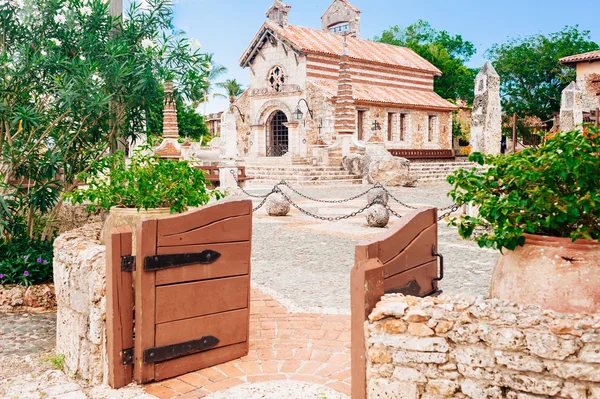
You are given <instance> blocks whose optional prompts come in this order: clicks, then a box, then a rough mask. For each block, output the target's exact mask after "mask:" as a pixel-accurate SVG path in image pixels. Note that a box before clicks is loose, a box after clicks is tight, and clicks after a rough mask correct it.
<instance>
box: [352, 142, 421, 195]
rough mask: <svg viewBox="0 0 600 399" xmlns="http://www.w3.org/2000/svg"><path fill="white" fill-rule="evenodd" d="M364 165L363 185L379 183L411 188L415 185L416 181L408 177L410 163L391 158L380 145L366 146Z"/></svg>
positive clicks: (406, 160)
mask: <svg viewBox="0 0 600 399" xmlns="http://www.w3.org/2000/svg"><path fill="white" fill-rule="evenodd" d="M364 164H365V172H364V174H363V183H367V184H375V183H381V184H383V185H384V186H392V187H397V186H404V187H412V186H414V185H415V184H416V179H415V178H413V177H411V175H410V161H409V160H408V159H406V158H400V157H395V156H393V155H392V154H390V152H389V151H388V150H387V149H386V148H385V147H384V146H382V145H377V144H373V145H367V150H366V152H365V156H364Z"/></svg>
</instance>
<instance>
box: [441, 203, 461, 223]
mask: <svg viewBox="0 0 600 399" xmlns="http://www.w3.org/2000/svg"><path fill="white" fill-rule="evenodd" d="M459 209H460V205H458V204H454V205H452V206H450V207H447V208H444V209H438V210H440V211H444V210H446V211H447V212H446V213H444V214H442V215H441V216H440V217H438V222H439V221H441V220H444V219H446V217H447V216H450V215H451V214H453V213H454V212H456V211H458V210H459Z"/></svg>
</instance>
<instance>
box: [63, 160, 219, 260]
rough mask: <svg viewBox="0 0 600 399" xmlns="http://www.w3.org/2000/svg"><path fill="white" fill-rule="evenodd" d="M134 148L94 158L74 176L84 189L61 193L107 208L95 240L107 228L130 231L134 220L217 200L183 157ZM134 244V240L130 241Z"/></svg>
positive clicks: (93, 206) (92, 207)
mask: <svg viewBox="0 0 600 399" xmlns="http://www.w3.org/2000/svg"><path fill="white" fill-rule="evenodd" d="M146 152H147V149H141V150H139V151H136V154H135V155H134V156H133V157H131V158H130V159H129V160H127V161H126V158H125V154H124V153H123V152H117V153H115V154H114V155H112V156H110V157H106V158H103V159H101V160H100V161H98V162H97V163H96V164H95V165H94V168H93V169H92V170H93V172H91V173H87V174H84V175H82V176H80V180H81V181H85V182H87V187H83V188H80V189H76V190H74V191H73V192H71V193H69V194H67V198H68V199H70V200H71V202H73V203H74V204H81V203H89V204H90V205H89V206H88V209H89V210H92V211H93V210H95V209H96V208H97V207H99V208H102V209H105V210H107V211H109V215H108V217H107V219H106V222H105V223H104V227H103V228H102V232H101V236H100V239H101V240H102V241H104V234H105V232H108V231H110V229H111V228H112V227H115V226H124V225H128V226H130V227H131V228H132V231H133V232H134V243H135V229H136V224H137V222H138V220H143V219H153V218H158V217H161V216H167V215H169V214H173V213H181V212H185V211H187V210H188V208H191V207H198V206H202V205H205V204H207V203H208V202H209V201H210V199H211V198H214V199H217V200H218V199H221V198H223V197H224V194H223V193H221V192H220V191H218V190H212V191H209V190H208V189H207V187H206V185H207V181H206V180H205V177H204V172H203V171H202V170H200V169H196V168H194V167H192V166H191V165H190V164H189V163H188V162H186V161H176V160H169V159H161V158H159V157H157V156H154V155H144V154H145V153H146ZM134 248H135V244H134Z"/></svg>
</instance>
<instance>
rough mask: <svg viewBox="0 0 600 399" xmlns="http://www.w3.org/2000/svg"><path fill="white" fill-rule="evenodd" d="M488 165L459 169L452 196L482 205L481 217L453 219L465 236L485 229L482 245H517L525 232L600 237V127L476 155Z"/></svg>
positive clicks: (474, 157) (473, 156)
mask: <svg viewBox="0 0 600 399" xmlns="http://www.w3.org/2000/svg"><path fill="white" fill-rule="evenodd" d="M469 160H470V161H472V162H477V163H479V164H480V165H485V166H487V169H484V171H483V172H482V171H478V170H477V169H475V168H474V169H471V170H457V171H456V172H455V173H454V174H453V175H451V176H449V177H448V182H449V183H450V184H451V185H452V189H451V191H450V193H449V195H450V196H451V197H452V198H453V199H454V201H456V203H457V204H459V205H465V204H473V205H475V206H478V207H479V215H478V216H477V217H471V216H466V215H464V216H461V217H459V218H455V219H454V220H453V221H452V223H453V224H454V225H455V226H458V231H459V233H460V235H461V236H462V237H463V238H469V237H471V236H472V235H473V233H474V231H475V229H476V228H483V229H485V233H483V234H481V235H477V237H475V240H476V241H477V242H478V244H479V246H481V247H489V248H495V249H498V250H500V251H502V250H503V249H504V248H506V249H509V250H513V249H515V248H516V247H517V246H522V245H524V243H525V238H524V237H523V234H524V233H529V234H538V235H547V236H554V237H567V238H571V239H573V240H577V239H580V238H582V239H587V240H600V184H599V182H600V130H599V129H596V128H591V127H583V128H581V129H577V130H573V131H569V132H560V133H557V134H555V135H554V136H553V137H551V138H550V139H548V140H547V141H545V142H544V143H542V144H541V145H540V146H539V147H538V148H527V149H525V150H523V151H522V152H518V153H515V154H510V155H499V156H490V155H488V156H486V155H483V154H481V153H474V154H471V156H470V157H469Z"/></svg>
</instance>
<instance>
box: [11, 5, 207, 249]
mask: <svg viewBox="0 0 600 399" xmlns="http://www.w3.org/2000/svg"><path fill="white" fill-rule="evenodd" d="M208 66H209V65H208V62H207V60H206V55H204V54H202V53H200V52H199V51H198V50H197V49H194V48H193V47H192V45H191V44H190V42H189V41H188V40H187V39H186V38H185V37H184V36H183V34H182V33H181V32H177V33H174V32H173V30H172V5H171V2H170V1H168V0H147V1H146V2H145V7H143V8H142V7H140V6H139V5H138V4H137V3H135V2H134V3H133V4H132V5H131V6H130V8H129V10H128V12H127V13H126V17H125V18H113V17H111V16H110V15H109V11H108V5H107V4H106V2H105V1H103V0H10V1H9V0H5V1H1V2H0V171H1V173H2V182H1V185H2V187H0V189H1V191H0V193H1V194H0V234H1V236H2V237H4V238H5V239H8V240H10V239H12V238H14V237H19V236H22V235H24V234H25V235H28V236H29V237H32V238H34V237H48V236H50V235H51V233H52V218H53V217H54V215H55V214H56V212H57V210H58V209H59V207H60V204H61V201H62V200H61V193H63V192H69V191H71V190H72V189H73V188H74V187H76V185H77V184H78V183H79V180H78V179H77V176H78V175H79V174H80V173H81V172H85V171H88V170H89V168H90V167H91V165H92V164H93V163H94V161H95V160H98V159H100V158H101V157H102V156H104V155H106V154H107V151H108V150H109V149H110V148H111V147H113V148H114V147H115V145H116V142H117V141H119V140H124V139H126V138H131V137H134V136H136V135H137V134H139V133H140V132H142V131H143V130H144V126H145V123H146V116H147V114H148V111H150V110H151V109H152V107H153V106H155V104H153V102H152V101H154V98H155V97H156V93H157V90H158V88H159V86H160V85H161V82H163V81H164V80H166V79H171V80H173V81H175V83H176V95H177V96H178V98H181V99H183V100H185V101H194V100H197V99H198V98H199V96H202V95H203V93H204V90H205V82H206V81H205V78H206V75H207V69H208ZM161 104H162V102H161Z"/></svg>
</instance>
